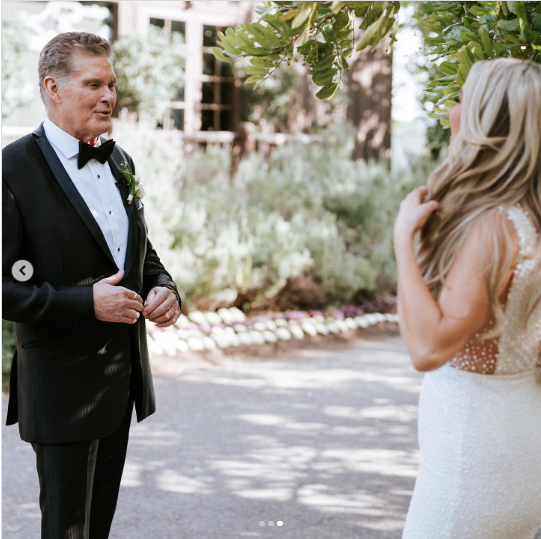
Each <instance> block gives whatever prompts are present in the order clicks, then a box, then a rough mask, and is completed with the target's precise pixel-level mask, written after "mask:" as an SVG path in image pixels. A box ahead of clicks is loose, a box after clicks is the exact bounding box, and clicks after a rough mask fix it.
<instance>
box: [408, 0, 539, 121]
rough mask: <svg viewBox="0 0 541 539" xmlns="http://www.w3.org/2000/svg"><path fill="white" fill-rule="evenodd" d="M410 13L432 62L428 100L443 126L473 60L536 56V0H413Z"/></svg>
mask: <svg viewBox="0 0 541 539" xmlns="http://www.w3.org/2000/svg"><path fill="white" fill-rule="evenodd" d="M414 18H415V21H416V26H417V27H418V28H419V29H420V30H421V31H422V33H423V36H424V42H425V50H426V52H427V54H428V55H429V58H431V60H433V62H434V71H433V72H432V73H431V76H432V80H431V82H430V83H429V84H428V87H427V91H428V95H427V100H428V101H431V102H432V103H433V104H434V110H433V112H432V116H433V117H435V118H438V119H439V121H440V123H441V125H443V126H449V120H448V110H449V108H451V107H453V106H454V105H455V104H456V101H455V100H456V98H457V97H458V94H459V92H460V87H461V86H462V85H463V84H464V81H465V80H466V77H467V76H468V73H469V71H470V68H471V66H472V65H473V63H474V62H477V61H479V60H488V59H490V58H502V57H509V58H519V59H528V60H531V61H534V62H541V2H502V1H499V2H416V11H415V16H414Z"/></svg>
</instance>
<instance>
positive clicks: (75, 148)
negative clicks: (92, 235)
mask: <svg viewBox="0 0 541 539" xmlns="http://www.w3.org/2000/svg"><path fill="white" fill-rule="evenodd" d="M43 127H44V129H45V135H46V136H47V139H48V140H49V142H50V143H51V145H52V147H53V148H54V150H55V152H56V155H58V158H59V159H60V162H61V163H62V165H63V166H64V168H65V169H66V172H67V173H68V176H69V177H70V178H71V181H72V182H73V184H74V185H75V187H76V188H77V190H78V191H79V193H80V194H81V196H82V197H83V199H84V201H85V202H86V205H87V206H88V209H89V210H90V213H92V215H93V216H94V219H96V222H97V223H98V225H99V227H100V228H101V231H102V232H103V236H104V237H105V240H106V241H107V245H108V246H109V249H110V250H111V254H112V255H113V258H114V259H115V262H116V264H117V266H118V268H119V269H124V262H125V259H126V248H127V246H128V228H129V219H128V215H127V214H126V210H125V208H124V204H123V203H122V198H121V193H120V190H119V189H118V187H117V186H116V185H115V182H116V179H115V177H114V176H113V173H112V172H111V167H110V166H109V163H107V162H105V163H103V164H102V163H100V162H99V161H97V160H96V159H90V161H88V163H87V164H86V165H85V166H84V167H83V168H81V169H78V168H77V156H78V155H79V140H78V139H76V138H75V137H72V136H71V135H70V134H68V133H66V132H65V131H63V130H62V129H60V127H58V126H57V125H56V124H54V123H53V122H52V121H51V120H49V118H46V119H45V121H44V122H43ZM99 144H101V141H100V139H99V137H98V142H97V144H96V146H98V145H99Z"/></svg>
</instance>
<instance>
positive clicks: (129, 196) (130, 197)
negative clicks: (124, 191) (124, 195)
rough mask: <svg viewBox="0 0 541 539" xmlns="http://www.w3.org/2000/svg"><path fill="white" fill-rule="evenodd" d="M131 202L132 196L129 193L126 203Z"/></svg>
mask: <svg viewBox="0 0 541 539" xmlns="http://www.w3.org/2000/svg"><path fill="white" fill-rule="evenodd" d="M132 200H133V195H132V194H131V193H130V194H129V195H128V202H130V203H131V201H132Z"/></svg>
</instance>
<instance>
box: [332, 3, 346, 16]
mask: <svg viewBox="0 0 541 539" xmlns="http://www.w3.org/2000/svg"><path fill="white" fill-rule="evenodd" d="M343 3H344V2H336V1H335V2H333V3H332V5H331V11H332V12H333V13H334V14H335V15H336V14H337V13H340V10H341V9H342V4H343Z"/></svg>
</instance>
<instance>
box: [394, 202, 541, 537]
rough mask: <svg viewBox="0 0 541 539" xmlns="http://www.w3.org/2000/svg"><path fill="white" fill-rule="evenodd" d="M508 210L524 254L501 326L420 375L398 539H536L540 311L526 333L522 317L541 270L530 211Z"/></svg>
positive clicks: (540, 516)
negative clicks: (410, 475)
mask: <svg viewBox="0 0 541 539" xmlns="http://www.w3.org/2000/svg"><path fill="white" fill-rule="evenodd" d="M500 211H503V208H500ZM506 212H507V217H508V218H509V219H510V220H511V221H512V222H513V224H514V227H515V229H516V231H517V234H518V238H519V242H520V243H519V245H520V251H519V261H518V263H517V265H516V267H515V270H514V275H513V280H512V282H511V286H510V289H509V292H508V296H507V302H506V303H505V320H506V321H505V329H504V332H503V334H502V335H501V336H500V338H499V339H494V340H486V341H479V342H478V343H473V342H472V341H470V343H468V344H467V345H466V346H465V347H464V348H463V349H462V350H461V351H460V353H458V354H457V355H456V356H455V357H454V358H452V359H451V360H450V361H448V362H447V363H446V364H445V365H444V366H443V367H441V368H439V369H436V370H434V371H429V372H426V373H425V375H424V379H423V384H422V389H421V394H420V397H419V423H418V435H419V448H420V454H421V460H420V467H419V473H418V476H417V480H416V483H415V489H414V492H413V497H412V499H411V502H410V507H409V511H408V515H407V518H406V524H405V527H404V532H403V536H402V539H533V538H534V536H535V534H536V533H537V531H538V530H539V528H540V527H541V366H540V365H539V355H540V349H539V347H540V341H541V309H537V310H536V311H535V312H534V313H533V314H532V315H531V316H530V318H529V322H528V327H527V329H526V331H524V329H521V328H520V325H519V323H518V318H519V316H518V315H519V314H520V313H521V312H523V311H524V309H525V306H526V304H527V301H528V297H526V293H525V291H526V285H527V283H528V282H530V281H531V279H532V278H533V277H534V275H538V274H539V272H541V258H539V257H537V258H531V255H532V254H533V252H534V249H535V248H536V245H537V242H538V241H540V240H539V237H538V233H537V231H536V229H535V227H534V225H533V224H532V222H531V221H530V218H529V216H528V214H527V212H525V211H524V210H522V209H521V208H520V207H519V206H515V207H511V208H508V209H507V210H506ZM528 256H530V258H528ZM493 324H494V319H493V318H492V319H489V320H488V321H487V324H486V326H485V328H483V330H482V332H484V331H486V330H487V329H489V327H490V326H491V325H493ZM478 335H479V334H478Z"/></svg>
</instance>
